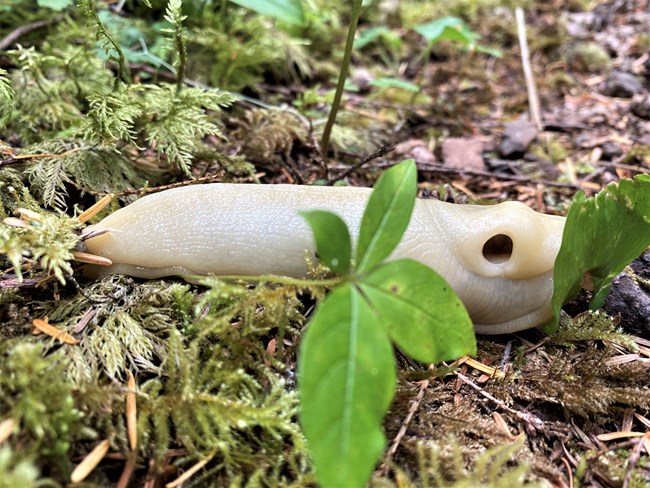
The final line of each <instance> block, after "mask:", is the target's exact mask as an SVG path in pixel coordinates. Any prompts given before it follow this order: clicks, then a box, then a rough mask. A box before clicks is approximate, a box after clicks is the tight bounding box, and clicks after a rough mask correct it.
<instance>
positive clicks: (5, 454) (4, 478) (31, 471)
mask: <svg viewBox="0 0 650 488" xmlns="http://www.w3.org/2000/svg"><path fill="white" fill-rule="evenodd" d="M39 473H40V470H39V469H38V468H37V467H36V466H35V465H34V463H33V461H31V460H29V459H26V458H23V457H21V456H17V455H16V454H15V453H14V451H13V450H12V449H11V448H10V447H8V446H1V447H0V487H2V488H11V487H13V486H20V487H24V488H35V487H37V486H39V485H38V483H37V481H36V480H37V478H38V476H39Z"/></svg>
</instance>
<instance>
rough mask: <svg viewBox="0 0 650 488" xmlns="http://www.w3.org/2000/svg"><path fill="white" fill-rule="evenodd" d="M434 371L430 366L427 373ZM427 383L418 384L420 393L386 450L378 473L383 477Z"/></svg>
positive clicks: (425, 381) (420, 400)
mask: <svg viewBox="0 0 650 488" xmlns="http://www.w3.org/2000/svg"><path fill="white" fill-rule="evenodd" d="M434 369H435V367H434V366H433V364H430V365H429V371H433V370H434ZM429 383H430V381H429V380H428V379H427V380H423V381H422V382H421V383H420V391H418V394H417V396H416V397H415V401H414V402H413V403H412V404H411V408H409V411H408V414H407V415H406V417H405V418H404V420H403V421H402V425H401V426H400V428H399V432H397V435H396V436H395V439H393V443H392V444H391V446H390V449H388V453H386V457H385V458H384V462H383V463H382V465H381V467H380V472H381V473H382V475H383V476H385V475H387V474H388V469H389V463H390V461H391V459H392V458H393V456H394V455H395V453H396V452H397V448H398V447H399V445H400V443H401V442H402V439H403V438H404V436H405V435H406V430H407V429H408V426H409V425H410V423H411V420H413V416H414V415H415V412H417V410H418V408H420V403H421V402H422V398H424V392H425V391H426V389H427V388H429Z"/></svg>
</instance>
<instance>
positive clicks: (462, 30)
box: [414, 16, 480, 44]
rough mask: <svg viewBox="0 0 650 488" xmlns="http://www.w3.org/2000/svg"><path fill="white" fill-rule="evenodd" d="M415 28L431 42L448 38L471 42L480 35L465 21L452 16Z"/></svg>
mask: <svg viewBox="0 0 650 488" xmlns="http://www.w3.org/2000/svg"><path fill="white" fill-rule="evenodd" d="M414 30H415V32H417V33H418V34H420V35H421V36H422V37H424V38H425V39H426V41H427V42H429V43H434V42H437V41H440V40H444V39H448V40H453V41H460V42H462V43H463V44H470V43H473V42H474V41H475V40H476V39H477V38H478V37H480V36H479V35H478V34H477V33H475V32H472V31H471V30H470V29H469V28H468V27H467V24H465V22H463V21H462V20H461V19H459V18H458V17H452V16H447V17H441V18H439V19H436V20H433V21H431V22H427V23H426V24H420V25H417V26H415V27H414Z"/></svg>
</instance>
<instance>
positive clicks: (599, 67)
mask: <svg viewBox="0 0 650 488" xmlns="http://www.w3.org/2000/svg"><path fill="white" fill-rule="evenodd" d="M566 60H567V63H568V64H569V66H570V67H572V68H573V69H576V70H578V71H583V72H587V73H600V72H604V71H607V70H609V68H610V67H611V64H612V60H611V59H610V57H609V54H608V53H607V51H606V50H605V49H603V48H602V47H600V46H599V45H598V44H596V43H594V42H579V43H576V44H573V45H570V46H569V47H568V48H567V50H566Z"/></svg>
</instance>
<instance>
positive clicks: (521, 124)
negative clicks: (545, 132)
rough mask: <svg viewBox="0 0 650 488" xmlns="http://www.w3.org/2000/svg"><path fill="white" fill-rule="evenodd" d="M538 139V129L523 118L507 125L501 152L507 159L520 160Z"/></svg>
mask: <svg viewBox="0 0 650 488" xmlns="http://www.w3.org/2000/svg"><path fill="white" fill-rule="evenodd" d="M536 137H537V128H536V127H535V125H534V124H533V123H532V122H529V121H528V120H526V119H525V118H523V117H522V118H520V119H517V120H515V121H514V122H510V123H508V124H506V126H505V128H504V130H503V140H502V141H501V145H500V146H499V152H500V153H501V155H502V156H503V157H505V158H519V157H521V156H523V154H524V153H525V152H526V149H528V146H530V144H531V143H532V142H533V141H534V140H535V138H536Z"/></svg>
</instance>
